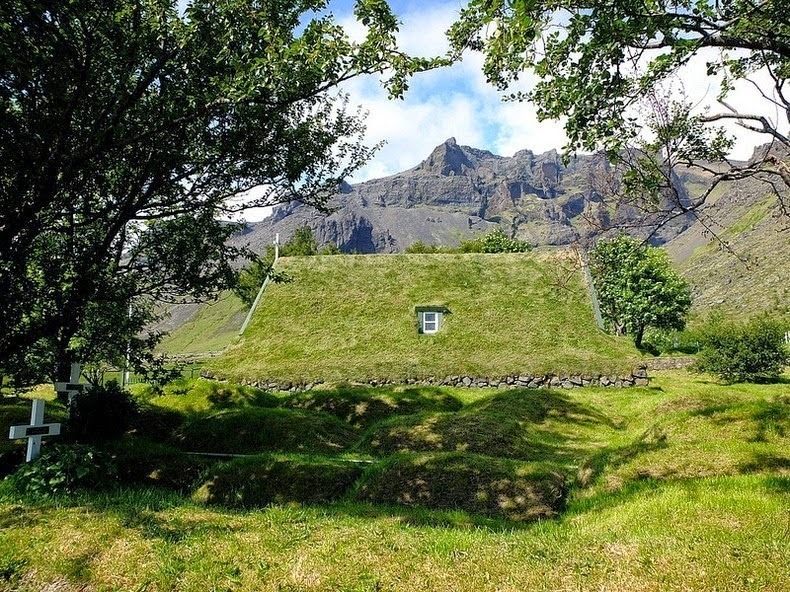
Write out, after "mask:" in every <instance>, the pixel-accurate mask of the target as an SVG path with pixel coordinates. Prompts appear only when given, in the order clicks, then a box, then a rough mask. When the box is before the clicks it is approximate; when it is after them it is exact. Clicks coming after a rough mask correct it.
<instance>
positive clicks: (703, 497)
mask: <svg viewBox="0 0 790 592" xmlns="http://www.w3.org/2000/svg"><path fill="white" fill-rule="evenodd" d="M149 405H150V407H149V408H148V411H147V412H146V421H147V423H148V424H150V425H149V427H148V429H143V427H142V426H141V432H139V433H138V434H137V435H136V436H135V435H130V436H128V437H127V438H126V440H125V441H123V442H121V443H120V444H118V445H116V447H115V454H116V455H117V456H118V460H119V462H121V464H122V465H124V466H125V467H126V469H125V471H126V472H124V471H122V474H123V478H124V479H126V483H127V484H126V485H125V486H124V487H123V488H121V489H113V490H111V491H109V492H107V493H91V494H87V493H86V494H80V495H77V496H71V497H63V498H58V499H56V500H50V501H41V500H35V499H32V498H26V497H22V496H20V495H19V494H17V493H14V492H13V490H11V489H10V488H9V487H7V486H4V487H2V489H0V525H2V531H1V532H2V534H0V578H2V579H0V589H8V590H18V589H19V590H21V589H25V590H41V589H45V588H46V589H55V588H57V589H58V590H64V591H71V590H84V589H108V590H117V589H147V590H179V591H189V590H201V591H202V590H206V589H229V590H315V591H319V590H326V591H329V590H398V591H401V590H403V591H418V590H419V591H423V590H448V591H449V590H453V591H456V590H470V591H471V590H475V591H476V590H489V589H497V590H511V591H516V590H531V589H535V590H541V589H573V590H600V589H606V590H713V589H715V590H733V591H735V590H783V589H788V587H790V576H788V573H787V571H786V570H784V569H782V566H784V565H787V564H788V562H790V546H788V544H787V542H788V538H787V537H788V515H789V514H788V513H789V512H790V453H789V452H788V451H789V450H790V398H788V382H787V380H786V379H785V382H783V383H780V384H774V385H730V386H725V385H721V384H717V383H715V382H711V381H710V380H708V379H705V378H691V377H689V376H688V375H685V374H682V373H672V374H665V375H661V376H659V377H658V378H656V379H655V380H654V381H653V383H652V384H651V386H650V387H647V388H632V389H616V390H615V389H602V388H584V389H577V390H574V391H531V390H528V389H513V390H508V391H504V390H474V389H446V388H422V387H420V388H417V387H390V388H379V389H363V388H359V387H355V388H352V387H340V388H338V389H327V390H326V391H322V392H321V391H319V392H315V393H304V394H300V395H296V396H280V397H277V398H274V397H271V396H270V395H266V394H265V393H260V392H259V391H256V390H254V389H249V388H240V387H232V386H229V385H220V384H217V383H209V382H205V381H199V382H198V383H197V384H196V385H194V386H193V385H189V384H182V385H180V386H179V385H177V386H176V387H174V388H173V389H172V390H171V391H170V394H167V395H165V396H163V397H158V398H154V399H152V400H151V402H150V403H149ZM275 405H276V406H275ZM229 412H234V413H240V414H243V413H245V412H249V414H250V416H253V415H256V416H257V414H260V413H262V412H267V413H268V412H277V413H276V414H275V415H273V416H272V417H277V418H278V421H279V422H280V423H282V424H283V425H291V426H293V429H296V427H297V426H298V425H300V424H299V422H300V421H303V418H304V417H306V416H308V415H312V416H313V421H315V422H318V421H321V422H323V423H322V424H321V425H323V426H325V428H326V429H327V430H329V428H330V426H337V427H339V426H341V425H342V426H343V427H342V431H341V432H338V433H344V434H346V435H347V436H349V437H348V439H347V440H345V441H344V442H343V443H342V445H340V446H338V447H337V449H336V451H334V452H327V449H326V448H325V445H326V444H325V441H323V440H322V439H321V438H320V437H316V435H315V434H308V433H306V432H302V435H303V437H302V438H295V439H293V440H291V441H290V443H288V441H285V442H279V443H273V442H267V441H265V439H261V440H260V444H259V445H260V449H259V450H258V451H257V452H260V455H259V456H252V457H245V458H239V459H231V460H228V461H223V462H221V463H219V464H217V463H216V462H215V461H214V460H211V459H206V458H204V457H190V456H187V455H184V454H183V453H182V452H180V451H183V450H187V449H189V448H191V447H193V446H194V445H195V441H190V439H191V438H196V437H198V436H199V437H200V438H201V441H208V440H210V439H212V438H213V441H214V445H215V446H217V447H218V449H217V450H215V451H216V452H223V451H225V452H229V451H230V449H233V448H235V447H236V446H237V445H238V444H239V442H238V441H237V440H236V439H234V438H233V437H229V438H227V440H226V441H225V443H224V444H223V442H222V441H221V440H220V439H219V438H216V437H215V435H212V434H220V433H228V431H227V429H225V428H226V426H222V425H221V423H220V422H216V423H214V422H211V421H206V419H207V418H209V417H212V416H217V417H222V416H223V414H227V413H229ZM290 412H293V415H291V414H290ZM168 422H171V423H169V424H168ZM195 422H199V423H195ZM292 422H293V423H292ZM151 425H153V426H154V427H156V429H152V428H151ZM166 425H169V426H170V427H169V429H163V427H164V426H166ZM190 425H191V426H192V429H193V430H195V431H194V432H191V433H190V432H187V431H186V427H187V426H190ZM195 426H200V430H198V429H197V427H195ZM3 429H5V427H4V426H3ZM198 432H202V433H198ZM330 432H331V430H330ZM327 433H329V432H327ZM332 433H334V432H332ZM144 434H145V435H146V437H143V435H144ZM187 434H190V435H188V436H187ZM351 436H353V437H351ZM155 440H158V442H155ZM221 448H228V450H222V449H221ZM124 459H125V460H124ZM133 470H136V471H138V472H137V474H136V475H134V474H131V473H130V472H129V471H133ZM557 476H561V479H560V480H559V481H557ZM135 480H137V481H136V482H137V483H139V482H140V481H141V480H145V482H146V483H148V484H158V485H159V487H157V488H154V489H151V488H141V487H140V486H139V485H134V482H135ZM165 488H170V489H174V490H178V491H179V492H180V493H172V492H169V491H168V490H167V489H165ZM556 495H560V496H561V498H562V499H561V500H560V501H561V502H562V503H561V504H554V502H552V499H554V498H552V496H556ZM332 500H334V501H332ZM327 502H332V503H327ZM206 503H211V504H212V506H211V507H206V506H205V505H204V504H206ZM269 503H273V504H274V505H271V506H269V507H262V506H265V505H266V504H269ZM546 503H548V506H546V507H545V508H543V509H541V504H546ZM216 504H220V505H216ZM302 504H318V505H309V506H304V505H302ZM519 504H520V505H519ZM223 506H226V507H232V508H235V509H223ZM256 507H261V509H255V510H252V511H249V508H256ZM431 508H434V509H431ZM435 508H440V509H438V510H437V509H435ZM441 508H444V509H441ZM451 508H462V509H466V510H468V511H470V512H471V513H469V512H463V511H459V510H454V509H451ZM241 509H244V511H241ZM532 511H534V512H536V514H530V512H532ZM535 516H538V517H541V516H542V517H546V516H554V518H552V519H550V520H546V519H543V520H540V521H538V522H534V521H533V522H521V521H519V522H514V521H511V520H508V519H506V518H507V517H510V518H514V519H517V520H524V519H526V520H530V519H533V518H534V517H535ZM503 518H504V519H503Z"/></svg>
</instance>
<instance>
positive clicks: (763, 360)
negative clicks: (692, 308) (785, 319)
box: [694, 316, 790, 382]
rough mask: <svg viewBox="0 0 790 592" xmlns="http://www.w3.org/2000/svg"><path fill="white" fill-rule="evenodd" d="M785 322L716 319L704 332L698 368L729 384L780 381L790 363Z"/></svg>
mask: <svg viewBox="0 0 790 592" xmlns="http://www.w3.org/2000/svg"><path fill="white" fill-rule="evenodd" d="M786 330H787V325H786V324H785V323H782V322H779V321H776V320H772V319H769V318H767V317H756V318H753V319H751V320H749V321H748V322H747V323H737V322H729V321H725V320H724V319H722V318H721V317H719V316H715V317H713V318H712V319H710V320H709V321H708V323H707V324H706V325H705V326H704V327H703V328H702V329H701V331H700V345H701V347H702V349H701V350H700V353H699V355H698V356H697V362H696V364H695V366H694V368H695V370H697V371H698V372H710V373H711V374H715V375H716V376H718V377H719V378H721V379H722V380H725V381H727V382H767V381H772V380H776V379H777V378H778V377H779V375H780V374H781V373H782V370H783V368H784V367H785V366H787V365H788V363H790V352H788V346H787V345H786V344H785V342H784V336H785V331H786Z"/></svg>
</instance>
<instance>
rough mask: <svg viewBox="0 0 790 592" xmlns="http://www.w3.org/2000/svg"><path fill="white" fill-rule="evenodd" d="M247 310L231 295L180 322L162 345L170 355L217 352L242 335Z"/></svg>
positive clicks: (200, 309)
mask: <svg viewBox="0 0 790 592" xmlns="http://www.w3.org/2000/svg"><path fill="white" fill-rule="evenodd" d="M246 315H247V307H246V306H245V305H244V303H243V302H242V301H241V300H240V299H239V298H238V297H237V296H236V295H235V294H232V293H225V294H223V295H222V296H221V297H220V298H219V299H218V300H217V301H216V302H208V303H206V304H204V305H202V306H201V307H200V308H198V310H197V311H196V312H195V313H194V314H193V315H192V316H191V317H190V318H189V319H187V320H186V321H185V322H183V323H180V324H178V325H177V326H176V328H175V329H173V330H172V331H171V332H170V334H169V335H168V336H167V337H166V338H165V339H164V340H163V341H162V343H161V344H160V345H159V347H158V349H159V351H162V352H163V353H166V354H169V355H178V354H194V355H198V356H199V355H200V354H205V353H207V352H216V351H221V350H223V349H225V348H226V347H227V346H228V345H229V344H230V343H231V342H232V341H233V340H234V339H235V338H236V336H237V335H238V334H239V329H240V328H241V325H242V323H243V322H244V317H245V316H246Z"/></svg>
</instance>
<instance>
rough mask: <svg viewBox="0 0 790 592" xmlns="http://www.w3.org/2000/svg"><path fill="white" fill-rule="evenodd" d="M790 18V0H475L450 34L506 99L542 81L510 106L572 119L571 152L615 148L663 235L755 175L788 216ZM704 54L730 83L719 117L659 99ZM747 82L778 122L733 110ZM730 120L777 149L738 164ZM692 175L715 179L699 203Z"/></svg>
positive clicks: (626, 187)
mask: <svg viewBox="0 0 790 592" xmlns="http://www.w3.org/2000/svg"><path fill="white" fill-rule="evenodd" d="M787 9H788V7H787V4H786V0H717V1H716V2H710V0H669V1H664V0H661V1H659V0H558V1H553V2H548V1H545V0H537V1H534V2H511V1H509V0H471V1H470V2H469V4H468V6H467V7H466V8H465V9H464V10H462V11H461V15H460V18H459V20H458V21H457V22H456V23H455V24H454V25H453V27H452V28H451V30H450V31H449V36H450V40H451V44H452V46H453V47H454V49H455V50H456V51H458V52H461V51H463V50H465V49H472V50H475V51H480V52H483V53H484V55H485V62H484V72H485V74H486V77H487V78H488V80H489V81H490V82H491V83H493V84H494V85H496V86H497V88H499V89H500V90H507V89H509V88H511V87H512V86H513V85H514V84H515V83H516V82H517V81H518V80H519V77H520V76H521V75H522V74H523V73H525V72H533V73H534V74H536V75H537V76H538V77H539V81H538V82H537V84H536V85H535V87H534V89H533V90H532V91H531V92H528V93H523V92H514V93H512V94H511V95H509V98H510V99H512V100H531V101H533V102H534V103H535V105H536V106H537V108H538V117H539V118H541V119H560V118H564V119H565V131H566V134H567V136H568V145H567V147H566V148H567V149H568V152H569V153H573V152H574V151H576V150H598V149H605V150H606V151H607V153H608V155H609V157H610V158H611V159H612V160H613V161H615V162H620V163H622V164H624V165H625V169H626V171H625V173H624V175H625V176H624V183H623V186H622V187H621V188H620V189H619V190H618V191H619V192H620V194H621V197H623V198H625V199H626V200H627V201H628V202H629V203H631V204H636V205H639V206H640V207H642V208H647V209H649V210H650V211H651V213H652V214H653V215H652V216H651V218H650V222H651V223H652V224H654V225H655V226H656V227H660V226H661V225H663V224H665V223H667V222H668V221H670V220H671V219H673V218H675V217H677V216H682V215H685V214H687V213H694V212H696V210H697V209H699V208H700V207H701V206H702V205H703V204H705V203H706V200H707V199H708V196H710V194H711V193H712V192H713V190H714V189H715V188H716V187H717V186H718V185H719V184H720V183H722V182H725V181H733V180H737V179H742V178H745V177H749V176H756V177H757V178H758V179H760V180H761V181H764V182H765V183H766V184H767V187H768V188H769V189H770V190H772V191H774V192H775V193H776V195H777V196H778V197H779V202H780V205H781V207H782V210H783V212H784V213H785V214H787V206H788V201H787V200H788V189H789V188H790V166H789V165H790V161H788V155H790V139H788V137H787V135H786V133H785V132H783V131H782V130H783V129H786V125H787V123H788V122H790V95H788V94H787V91H786V88H785V83H786V80H787V78H788V73H790V20H788V18H787ZM695 57H698V58H699V59H706V60H707V72H708V75H710V76H714V75H715V76H720V80H721V82H720V91H719V97H718V98H719V105H720V110H719V111H717V112H706V113H695V111H694V109H693V105H691V104H690V103H689V102H688V101H687V100H685V99H680V100H678V99H674V100H673V99H667V98H666V97H664V96H662V92H661V91H660V90H657V89H658V88H659V87H660V85H661V84H662V83H667V81H669V80H670V79H671V77H672V76H673V75H674V74H676V73H677V72H678V71H679V70H680V69H681V68H682V67H683V66H685V65H687V64H688V63H689V62H690V61H691V60H692V59H693V58H695ZM712 82H713V80H712ZM738 82H745V83H746V84H747V85H752V86H753V87H754V88H756V90H757V92H758V94H759V95H760V96H761V97H762V100H764V101H765V104H764V107H766V108H767V109H762V111H768V112H771V113H776V114H777V115H776V118H775V119H774V120H772V119H771V118H770V117H769V116H766V115H765V114H764V113H762V112H761V109H760V108H759V105H753V104H750V105H748V106H744V108H745V109H746V110H741V109H739V107H738V106H737V105H734V104H733V103H732V101H731V100H730V99H729V96H730V94H731V91H732V90H733V88H734V87H735V85H736V83H738ZM640 109H646V110H647V112H646V114H645V115H644V116H641V115H640ZM724 121H731V122H735V123H736V124H737V125H739V126H741V127H743V128H746V129H748V130H751V131H753V132H756V133H759V134H763V135H764V136H765V137H766V141H770V142H771V145H770V147H769V148H768V149H766V150H763V151H762V153H760V154H759V155H758V157H757V158H756V159H753V160H752V161H750V162H748V163H739V162H733V161H729V160H727V158H726V157H727V154H728V152H729V150H730V148H731V147H732V142H733V140H732V139H731V138H730V137H728V136H727V134H726V133H725V132H724V130H723V129H722V128H721V127H718V126H719V124H720V123H722V122H724ZM714 163H715V164H714ZM684 167H691V168H696V169H700V170H702V171H704V172H705V173H706V174H707V175H709V176H710V179H711V182H710V183H709V185H708V187H707V188H706V189H705V190H704V191H702V192H701V193H700V194H699V195H693V196H688V195H686V194H685V193H684V192H683V191H682V190H680V188H679V186H678V183H677V177H676V174H677V171H678V170H682V169H683V168H684Z"/></svg>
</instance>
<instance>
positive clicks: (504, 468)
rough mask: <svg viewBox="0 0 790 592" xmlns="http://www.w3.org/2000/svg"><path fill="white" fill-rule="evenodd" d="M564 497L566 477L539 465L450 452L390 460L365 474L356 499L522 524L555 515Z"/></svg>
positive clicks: (407, 456)
mask: <svg viewBox="0 0 790 592" xmlns="http://www.w3.org/2000/svg"><path fill="white" fill-rule="evenodd" d="M565 494H566V489H565V477H564V476H563V475H562V474H561V473H557V472H555V471H552V470H550V469H549V468H547V467H545V466H543V465H539V464H535V463H521V462H516V461H511V460H507V459H502V458H492V457H489V456H480V455H476V454H463V453H449V454H422V455H396V456H393V457H391V458H390V459H389V460H388V461H387V462H385V463H383V464H382V465H381V466H376V467H373V468H372V469H370V470H369V471H368V473H366V474H365V476H364V478H363V482H362V484H361V485H360V487H359V490H358V492H357V497H358V498H359V499H360V500H364V501H369V502H373V503H377V504H401V505H405V506H420V507H424V508H433V509H445V510H446V509H461V510H465V511H467V512H472V513H476V514H483V515H486V516H491V517H497V518H507V519H509V520H519V521H523V520H534V519H537V518H547V517H550V516H555V515H556V514H557V513H558V512H559V511H560V510H561V509H562V507H563V505H564V503H565Z"/></svg>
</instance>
